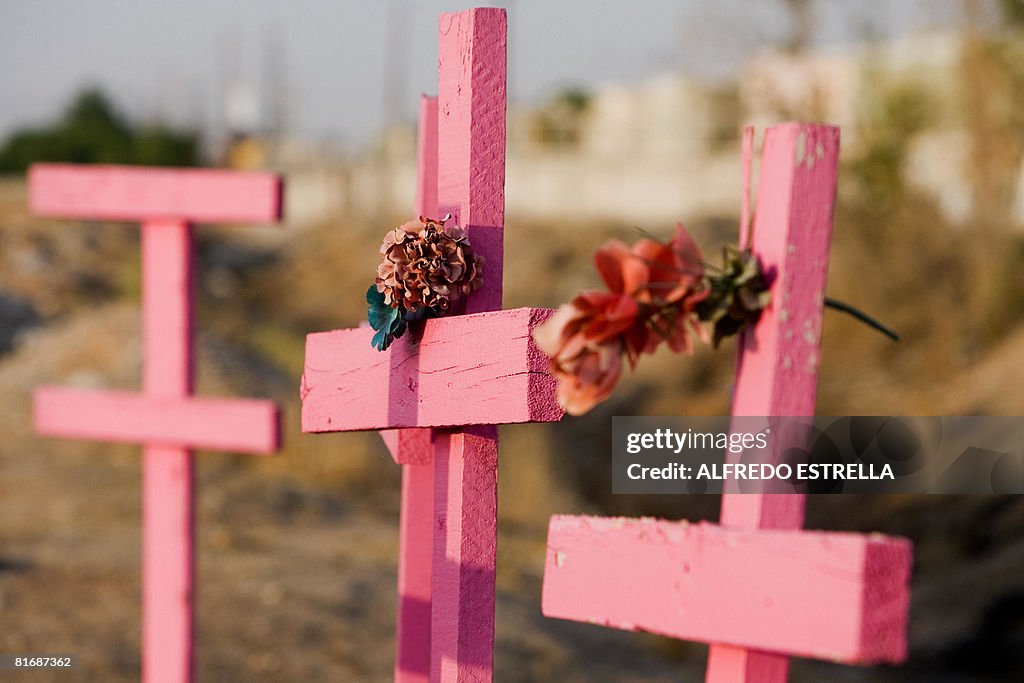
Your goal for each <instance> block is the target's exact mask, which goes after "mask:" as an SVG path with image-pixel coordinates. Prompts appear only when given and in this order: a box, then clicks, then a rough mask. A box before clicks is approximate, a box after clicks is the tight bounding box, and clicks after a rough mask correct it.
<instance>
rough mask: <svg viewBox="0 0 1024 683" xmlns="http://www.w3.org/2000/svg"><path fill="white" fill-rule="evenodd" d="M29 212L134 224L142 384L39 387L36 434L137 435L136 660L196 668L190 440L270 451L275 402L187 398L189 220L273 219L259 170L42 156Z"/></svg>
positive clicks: (179, 681)
mask: <svg viewBox="0 0 1024 683" xmlns="http://www.w3.org/2000/svg"><path fill="white" fill-rule="evenodd" d="M29 201H30V204H31V209H32V211H33V213H36V214H38V215H41V216H51V217H56V218H81V219H88V220H110V221H133V222H135V221H138V222H141V224H142V318H143V332H142V334H143V360H144V362H143V392H142V393H133V392H124V391H81V390H72V389H62V388H57V387H42V388H40V389H38V390H37V391H36V393H35V410H34V413H35V425H36V430H37V431H38V432H39V433H40V434H44V435H47V436H56V437H63V438H72V439H92V440H101V441H116V442H129V443H141V444H143V555H142V575H143V577H142V583H143V601H142V614H143V635H142V640H143V658H142V678H143V680H144V681H146V682H147V683H163V682H166V683H189V682H190V681H192V680H193V675H194V657H193V647H194V641H193V628H194V617H193V605H194V601H195V585H194V580H195V559H194V555H195V518H194V504H193V484H194V469H193V467H194V459H193V453H192V450H191V449H194V448H208V449H216V450H226V451H239V452H247V453H269V452H272V451H274V450H276V449H277V448H278V445H279V443H280V434H279V427H278V424H279V419H278V409H277V406H276V405H275V404H274V403H273V402H271V401H263V400H247V399H213V398H195V397H193V396H192V390H193V386H192V385H193V377H194V372H193V363H194V356H195V341H194V329H193V328H194V311H193V309H194V305H195V292H194V278H195V272H194V256H193V242H192V223H199V222H202V223H265V222H271V221H277V220H278V219H279V218H280V216H281V181H280V179H279V178H278V177H277V176H275V175H271V174H267V173H235V172H231V171H212V170H177V169H174V170H170V169H156V168H142V167H118V166H74V165H52V164H42V165H36V166H33V167H32V169H31V171H30V173H29Z"/></svg>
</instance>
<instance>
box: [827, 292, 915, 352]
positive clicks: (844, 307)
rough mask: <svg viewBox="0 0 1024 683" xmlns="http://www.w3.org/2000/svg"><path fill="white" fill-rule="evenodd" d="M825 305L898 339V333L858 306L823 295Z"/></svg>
mask: <svg viewBox="0 0 1024 683" xmlns="http://www.w3.org/2000/svg"><path fill="white" fill-rule="evenodd" d="M825 307H826V308H832V309H835V310H837V311H841V312H842V313H846V314H847V315H850V316H853V317H854V318H856V319H857V320H859V321H861V322H862V323H864V324H865V325H867V326H868V327H872V328H874V329H876V330H878V331H879V332H881V333H882V334H884V335H885V336H886V337H888V338H889V339H892V340H893V341H897V342H898V341H899V340H900V335H898V334H896V333H895V332H893V331H892V330H891V329H889V328H888V327H886V326H885V325H883V324H882V323H880V322H878V321H877V320H875V319H874V318H872V317H871V316H870V315H868V314H867V313H865V312H864V311H862V310H860V309H858V308H854V307H853V306H851V305H850V304H847V303H843V302H842V301H839V300H838V299H832V298H830V297H825Z"/></svg>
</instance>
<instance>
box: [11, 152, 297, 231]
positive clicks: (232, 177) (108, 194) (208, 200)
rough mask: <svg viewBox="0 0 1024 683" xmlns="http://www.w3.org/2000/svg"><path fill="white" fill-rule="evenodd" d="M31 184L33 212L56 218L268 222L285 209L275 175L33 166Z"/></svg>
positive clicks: (169, 169) (92, 166) (165, 169)
mask: <svg viewBox="0 0 1024 683" xmlns="http://www.w3.org/2000/svg"><path fill="white" fill-rule="evenodd" d="M29 185H30V186H31V188H32V192H31V195H30V196H29V208H30V209H31V211H32V213H34V214H36V215H39V216H53V217H55V218H87V219H89V220H109V221H130V222H140V221H149V220H160V219H179V220H187V221H189V222H192V223H270V222H276V221H277V220H278V219H279V218H280V217H281V210H282V191H281V179H280V177H279V176H277V175H274V174H272V173H237V172H235V171H221V170H211V169H177V168H149V167H145V166H96V165H89V166H82V165H77V164H35V165H33V166H32V168H31V169H30V170H29Z"/></svg>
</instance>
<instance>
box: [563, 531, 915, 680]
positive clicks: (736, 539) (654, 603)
mask: <svg viewBox="0 0 1024 683" xmlns="http://www.w3.org/2000/svg"><path fill="white" fill-rule="evenodd" d="M910 553H911V546H910V543H909V542H908V541H906V540H904V539H898V538H888V537H884V536H880V535H872V536H863V535H859V534H851V533H824V532H805V531H780V530H776V531H746V530H731V529H724V528H722V527H719V526H716V525H712V524H706V523H701V524H688V523H686V522H667V521H663V520H656V519H638V520H631V519H622V518H600V517H577V516H565V517H561V516H556V517H553V518H552V519H551V525H550V528H549V531H548V553H547V565H546V567H545V570H544V597H543V609H544V614H545V615H546V616H549V617H558V618H562V619H574V620H576V621H586V622H591V623H595V624H601V625H604V626H612V627H614V628H622V629H626V630H642V631H649V632H652V633H659V634H662V635H666V636H670V637H672V638H680V639H683V640H700V641H712V642H727V643H732V644H733V645H741V646H744V647H748V648H756V649H759V650H766V651H773V652H788V653H791V654H794V655H799V656H802V657H815V658H819V659H831V660H838V661H843V662H859V663H877V662H898V661H901V660H902V659H903V658H904V657H905V656H906V639H905V637H904V633H905V632H906V627H907V606H908V602H909V592H908V591H907V589H906V587H907V583H908V581H909V569H910ZM879 586H881V587H883V590H877V587H879Z"/></svg>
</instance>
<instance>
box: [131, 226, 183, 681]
mask: <svg viewBox="0 0 1024 683" xmlns="http://www.w3.org/2000/svg"><path fill="white" fill-rule="evenodd" d="M193 263H194V262H193V259H192V226H191V225H189V224H188V223H186V222H184V221H180V220H152V221H147V222H145V223H143V224H142V343H143V349H142V354H143V355H142V357H143V359H144V362H143V382H142V387H143V392H144V393H145V394H146V395H147V396H151V397H153V398H166V399H183V398H185V397H187V396H189V395H191V393H192V384H193V381H194V354H195V337H194V335H193V320H192V316H193V311H192V300H193V297H194V295H193V288H194V282H195V273H194V272H193ZM194 470H195V458H194V456H193V453H192V451H190V450H189V449H188V448H184V447H182V446H171V445H162V444H146V445H145V446H143V460H142V520H143V522H142V523H143V531H142V586H143V593H142V614H143V630H142V651H143V653H144V657H143V659H142V678H143V680H145V681H158V680H166V681H189V680H191V679H192V673H193V672H192V671H191V669H192V668H193V666H194V665H193V662H194V661H195V658H194V657H193V652H192V649H193V646H194V639H193V637H192V633H193V628H194V619H195V616H194V613H193V603H194V595H195V558H194V553H195V541H194V539H195V518H194V515H195V511H194V507H193V500H194V492H193V487H194V482H195V479H194V478H195V471H194ZM163 677H165V678H163Z"/></svg>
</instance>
